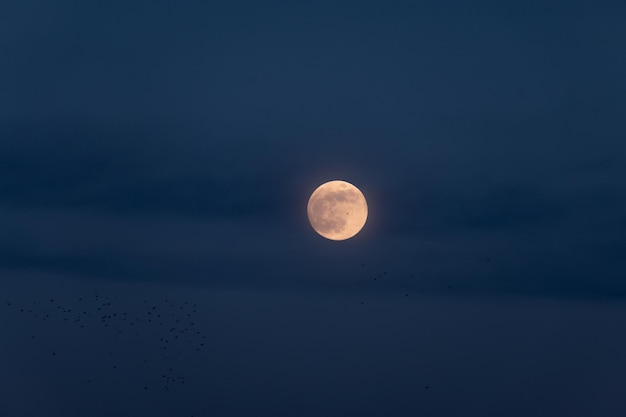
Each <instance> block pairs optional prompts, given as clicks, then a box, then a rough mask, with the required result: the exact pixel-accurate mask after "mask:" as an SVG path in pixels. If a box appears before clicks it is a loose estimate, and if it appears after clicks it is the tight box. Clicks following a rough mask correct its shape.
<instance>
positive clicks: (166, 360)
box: [4, 259, 490, 391]
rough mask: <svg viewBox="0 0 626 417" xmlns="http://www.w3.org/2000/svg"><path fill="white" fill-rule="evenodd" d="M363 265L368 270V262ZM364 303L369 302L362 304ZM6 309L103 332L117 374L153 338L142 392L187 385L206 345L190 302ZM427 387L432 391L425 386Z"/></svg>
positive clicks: (98, 297) (107, 300)
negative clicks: (185, 361) (184, 364)
mask: <svg viewBox="0 0 626 417" xmlns="http://www.w3.org/2000/svg"><path fill="white" fill-rule="evenodd" d="M486 261H487V262H489V261H490V260H489V259H487V260H486ZM361 266H362V267H365V264H361ZM411 277H412V278H413V277H414V276H411ZM385 278H388V275H387V272H381V273H378V274H375V275H373V280H375V281H378V280H383V279H385ZM448 290H452V286H451V285H448ZM408 296H409V294H408V293H406V294H405V297H408ZM361 304H365V302H364V301H361ZM4 305H5V307H6V308H8V309H11V310H13V311H14V312H17V313H20V314H24V315H26V316H29V317H31V318H32V319H38V320H41V321H43V322H46V323H50V322H55V321H56V322H58V323H64V324H66V325H70V326H74V327H76V328H79V329H84V328H88V327H90V328H94V327H97V328H99V330H102V331H103V332H104V333H106V334H107V335H108V336H110V341H109V342H110V343H109V344H108V345H107V346H108V348H107V349H106V350H107V351H108V352H107V356H108V359H109V360H108V362H103V363H102V365H104V366H108V367H110V368H111V369H113V370H117V369H120V368H121V366H120V364H119V363H118V361H116V358H117V359H119V358H120V357H122V356H123V352H124V351H125V350H126V349H127V348H128V345H126V346H125V345H124V344H128V343H130V344H132V343H133V340H132V338H133V337H135V338H139V337H141V338H143V340H144V342H145V338H146V337H148V338H153V340H152V341H153V342H154V343H151V346H152V347H154V348H156V349H157V351H158V354H154V355H149V357H143V358H142V359H141V360H142V361H143V363H144V365H145V367H144V369H145V368H149V369H158V370H160V371H161V372H160V375H159V376H160V378H159V379H160V381H158V382H157V381H154V379H153V378H148V376H147V375H145V378H143V382H142V383H141V385H142V387H143V390H149V389H158V388H160V389H162V390H163V391H170V390H171V389H172V388H173V387H174V386H182V385H184V384H185V383H186V381H187V379H186V376H185V375H183V374H181V372H180V370H177V364H178V363H180V361H179V359H180V358H181V357H182V356H184V355H189V354H190V353H192V352H194V351H195V352H202V351H203V350H204V349H205V346H206V343H207V338H206V335H205V334H204V333H203V332H202V330H201V329H200V326H198V325H197V324H196V320H195V317H196V314H197V312H198V310H197V309H198V305H197V304H192V303H190V302H187V301H185V302H182V303H181V302H175V301H173V300H170V299H163V300H160V301H159V302H148V301H147V300H143V301H142V302H141V304H140V307H139V308H137V306H135V307H133V308H124V306H122V305H118V304H116V300H115V299H112V298H111V297H109V296H105V295H102V294H100V293H99V292H98V291H93V292H92V293H91V294H89V295H88V296H82V297H76V298H74V299H73V300H71V301H60V300H57V299H55V298H49V299H47V300H39V301H34V302H30V303H16V302H13V301H9V300H5V302H4ZM127 307H128V306H127ZM30 338H31V339H36V338H37V336H36V335H35V334H33V335H31V336H30ZM116 342H117V343H116ZM115 348H118V349H119V348H121V349H122V355H121V356H120V355H117V354H115V355H114V349H115ZM57 353H58V352H57V351H56V350H54V351H51V352H50V356H51V357H56V356H57ZM153 353H154V352H153ZM154 360H158V363H148V361H154ZM134 372H136V370H135V371H134ZM133 376H135V377H138V376H137V375H133ZM85 382H86V383H92V382H95V378H93V377H86V379H85ZM424 388H425V389H429V388H430V387H429V386H428V385H425V386H424Z"/></svg>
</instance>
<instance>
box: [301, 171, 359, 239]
mask: <svg viewBox="0 0 626 417" xmlns="http://www.w3.org/2000/svg"><path fill="white" fill-rule="evenodd" d="M307 214H308V216H309V222H311V226H312V227H313V229H314V230H315V231H316V232H317V233H319V234H320V235H322V236H324V237H325V238H326V239H330V240H346V239H350V238H351V237H353V236H354V235H356V234H357V233H359V232H360V231H361V229H362V228H363V226H364V225H365V221H366V220H367V202H366V201H365V196H364V195H363V193H362V192H361V190H359V189H358V188H356V187H355V186H354V185H352V184H350V183H349V182H346V181H329V182H327V183H324V184H322V185H320V186H319V187H317V188H316V189H315V191H313V194H311V197H310V198H309V204H308V205H307Z"/></svg>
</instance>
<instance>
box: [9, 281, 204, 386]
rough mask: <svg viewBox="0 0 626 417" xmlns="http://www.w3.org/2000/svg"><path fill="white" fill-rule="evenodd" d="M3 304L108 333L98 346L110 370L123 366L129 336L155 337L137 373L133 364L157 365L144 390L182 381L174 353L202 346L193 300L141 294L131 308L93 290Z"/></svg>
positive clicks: (44, 318)
mask: <svg viewBox="0 0 626 417" xmlns="http://www.w3.org/2000/svg"><path fill="white" fill-rule="evenodd" d="M4 305H5V307H6V308H8V309H11V310H13V311H14V312H16V313H19V314H23V315H25V316H28V317H29V318H31V319H36V320H41V321H42V322H46V324H48V323H50V324H52V323H53V322H56V324H61V323H62V324H65V325H68V326H73V327H75V328H77V329H86V328H87V329H88V328H92V329H93V328H96V330H97V331H98V332H99V334H105V335H108V336H109V341H108V343H106V344H105V346H101V348H103V349H105V350H106V357H107V359H108V360H107V361H104V362H102V365H105V366H108V367H109V368H110V369H112V370H120V371H121V370H122V368H123V366H122V364H121V363H119V362H121V361H123V360H121V359H122V358H123V357H124V353H125V352H127V351H128V350H130V348H131V346H130V345H132V344H133V342H134V340H133V338H135V341H136V340H138V339H139V338H142V341H143V343H145V341H146V339H147V340H148V341H150V340H151V339H152V340H151V341H152V342H154V343H150V346H151V347H153V348H154V349H156V352H155V351H154V350H153V351H152V352H150V354H148V355H144V356H143V358H142V359H140V360H141V361H142V362H143V366H141V367H135V369H134V370H133V375H132V376H134V377H136V378H139V377H140V375H136V373H137V370H138V369H158V370H160V381H154V380H150V379H149V378H148V375H144V376H145V378H144V381H143V383H142V386H143V389H144V390H148V389H153V388H158V387H160V388H161V389H162V390H164V391H170V389H172V388H173V387H174V386H176V385H183V384H185V383H186V380H187V379H186V376H185V375H182V374H180V372H179V370H177V369H176V364H178V363H179V360H178V359H180V358H181V357H183V356H184V355H189V353H190V352H193V351H195V352H201V351H202V350H204V349H205V346H206V343H207V339H206V335H205V334H203V332H202V331H201V330H200V328H199V326H197V325H196V321H195V318H194V317H196V314H197V308H198V305H197V304H191V303H189V302H183V303H175V302H174V301H173V300H169V299H164V300H161V301H160V302H158V303H149V302H148V301H147V300H144V301H143V302H142V304H141V305H140V306H141V307H140V308H139V309H138V308H137V307H135V308H132V309H131V308H124V307H123V306H120V305H117V304H116V303H115V300H114V299H112V298H111V297H109V296H103V295H101V294H100V293H99V292H98V291H94V292H93V293H92V294H90V295H89V296H83V297H77V298H75V299H73V300H71V301H60V300H57V299H55V298H49V299H47V300H39V301H32V302H29V303H17V302H13V301H9V300H5V302H4ZM50 324H49V325H50ZM35 328H36V326H33V329H35ZM38 337H40V336H39V335H37V334H32V335H30V336H29V338H30V339H31V340H35V339H37V338H38ZM143 343H142V345H143ZM49 354H50V356H51V357H53V358H54V357H57V356H59V355H58V354H59V351H58V350H52V351H50V352H49ZM149 361H152V362H153V363H149ZM121 376H122V375H120V377H121ZM84 382H86V383H92V382H95V378H94V377H90V376H86V379H85V381H84Z"/></svg>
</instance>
